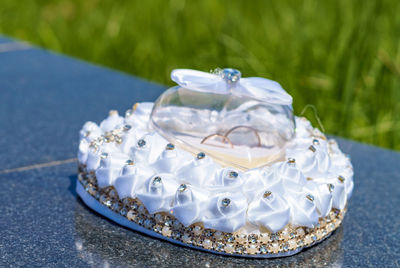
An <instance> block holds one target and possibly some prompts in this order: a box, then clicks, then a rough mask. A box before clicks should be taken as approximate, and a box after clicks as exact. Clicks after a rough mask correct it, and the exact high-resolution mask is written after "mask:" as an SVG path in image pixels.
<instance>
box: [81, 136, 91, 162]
mask: <svg viewBox="0 0 400 268" xmlns="http://www.w3.org/2000/svg"><path fill="white" fill-rule="evenodd" d="M88 154H89V142H88V141H87V140H86V139H81V141H80V142H79V150H78V161H79V163H82V164H84V163H86V161H87V158H88Z"/></svg>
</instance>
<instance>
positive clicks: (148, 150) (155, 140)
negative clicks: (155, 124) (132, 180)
mask: <svg viewBox="0 0 400 268" xmlns="http://www.w3.org/2000/svg"><path fill="white" fill-rule="evenodd" d="M167 144H168V142H167V141H166V140H165V139H164V138H163V137H161V136H160V135H159V134H157V133H155V132H153V133H151V134H146V135H144V136H143V137H141V138H140V139H139V140H138V141H137V143H136V144H135V146H134V147H132V148H131V155H132V160H133V161H134V162H135V163H139V162H143V163H150V164H152V163H154V162H155V161H156V159H157V158H158V157H159V155H160V154H161V153H162V152H163V151H164V148H165V146H166V145H167Z"/></svg>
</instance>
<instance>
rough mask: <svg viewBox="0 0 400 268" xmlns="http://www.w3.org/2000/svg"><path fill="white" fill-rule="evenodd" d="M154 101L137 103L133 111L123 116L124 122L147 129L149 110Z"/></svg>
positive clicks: (136, 127)
mask: <svg viewBox="0 0 400 268" xmlns="http://www.w3.org/2000/svg"><path fill="white" fill-rule="evenodd" d="M153 105H154V103H152V102H142V103H139V104H137V106H136V109H135V111H133V112H132V113H131V114H130V115H127V116H126V117H125V123H126V124H130V125H132V127H134V128H135V129H140V130H142V131H148V122H149V120H150V114H151V110H152V109H153Z"/></svg>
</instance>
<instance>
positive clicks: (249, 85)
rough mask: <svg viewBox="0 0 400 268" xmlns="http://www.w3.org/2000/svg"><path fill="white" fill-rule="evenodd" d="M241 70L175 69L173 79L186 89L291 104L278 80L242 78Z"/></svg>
mask: <svg viewBox="0 0 400 268" xmlns="http://www.w3.org/2000/svg"><path fill="white" fill-rule="evenodd" d="M240 76H241V74H240V72H239V71H237V70H234V69H223V70H221V71H220V72H218V73H217V74H215V73H206V72H200V71H196V70H191V69H175V70H173V71H172V72H171V79H172V80H173V81H174V82H176V83H177V84H178V85H180V86H181V87H184V88H186V89H190V90H195V91H200V92H209V93H215V94H235V95H238V96H246V97H251V98H255V99H259V100H262V101H265V102H268V103H273V104H280V105H291V104H292V101H293V99H292V96H290V95H289V94H288V93H287V92H286V91H285V90H284V89H283V88H282V87H281V85H280V84H279V83H278V82H275V81H272V80H269V79H266V78H261V77H248V78H240Z"/></svg>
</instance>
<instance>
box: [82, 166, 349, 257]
mask: <svg viewBox="0 0 400 268" xmlns="http://www.w3.org/2000/svg"><path fill="white" fill-rule="evenodd" d="M87 174H89V173H87V172H86V171H84V169H83V167H80V168H79V174H78V179H77V184H76V185H77V186H76V190H77V193H78V195H79V196H80V197H81V198H82V200H83V201H84V203H85V204H86V205H87V206H89V207H90V208H92V209H93V210H95V211H96V212H98V213H100V214H101V215H103V216H105V217H107V218H109V219H111V220H113V221H115V222H116V223H118V224H121V225H123V226H125V227H128V228H130V229H132V230H135V231H139V232H142V233H144V234H147V235H149V236H152V237H156V238H159V239H163V240H167V241H169V242H172V243H175V244H178V245H181V246H186V247H190V248H194V249H198V250H202V251H206V252H211V253H216V254H221V255H228V256H238V257H250V258H276V257H285V256H291V255H294V254H296V253H298V252H300V251H301V250H303V249H304V248H307V247H310V246H313V245H315V244H317V243H319V242H321V241H323V240H324V239H326V238H327V237H329V236H330V235H331V234H332V232H333V231H334V230H336V229H337V228H338V227H339V226H340V224H341V222H342V219H343V217H344V214H345V212H346V209H344V210H342V211H339V210H333V211H332V212H331V213H330V215H328V216H327V217H326V218H324V219H321V220H320V223H323V226H321V225H320V223H319V224H318V225H317V226H316V227H315V228H308V229H303V228H300V229H301V230H302V231H303V234H302V235H298V236H297V237H296V236H295V237H293V238H286V239H282V238H279V234H274V235H277V238H275V239H272V240H271V239H269V234H268V235H267V236H266V237H268V238H267V240H268V239H269V241H261V239H262V238H263V236H262V235H263V234H260V237H259V239H260V240H259V241H258V240H257V238H258V236H259V235H256V237H257V238H256V240H255V242H250V238H251V237H252V236H253V234H249V235H243V234H240V233H239V234H230V233H226V234H221V236H222V237H223V238H219V239H218V238H215V237H213V236H214V235H215V234H216V232H218V231H215V230H209V229H205V230H203V229H197V230H196V229H195V228H196V227H194V228H191V227H184V226H183V225H181V224H180V223H179V222H178V225H177V227H175V229H177V230H174V227H172V226H173V225H174V224H175V223H176V222H177V220H174V221H172V220H171V219H170V216H165V218H162V217H163V216H161V215H162V214H160V215H159V214H155V215H156V216H157V215H158V216H160V217H159V219H158V220H157V219H156V216H154V215H150V214H149V213H148V212H147V211H146V209H145V208H144V206H143V205H141V204H140V201H138V200H133V199H130V200H129V199H127V198H125V199H124V200H119V198H118V193H117V192H116V190H115V189H114V188H113V187H112V186H110V187H105V188H102V189H98V188H97V185H96V184H97V183H96V182H95V181H96V179H95V178H90V179H88V177H86V176H87ZM93 179H94V180H95V181H90V182H89V181H88V180H93ZM127 200H128V201H129V203H128V202H127V203H126V204H124V202H125V201H127ZM127 206H128V207H129V206H135V209H129V208H128V209H127ZM137 208H139V211H140V210H142V211H141V212H140V213H139V212H137ZM157 222H158V224H157ZM173 222H174V223H173ZM200 228H201V227H200ZM304 230H305V232H304ZM156 231H157V232H156ZM196 231H199V232H200V234H201V235H200V234H196ZM207 232H209V233H210V235H209V236H208V235H207V234H206V233H207ZM175 235H176V236H175ZM185 235H186V236H187V239H189V240H187V239H186V238H185ZM227 235H229V236H231V237H233V238H234V240H235V239H236V240H237V241H233V242H228V241H227V240H226V238H225V237H226V236H227ZM287 235H289V234H287ZM171 236H172V237H173V238H171ZM248 238H249V242H247V239H248ZM289 241H291V242H292V245H290V244H289ZM235 242H236V243H235ZM294 242H295V245H294V246H293V243H294ZM227 246H229V249H230V250H229V251H228V250H227V248H226V247H227ZM238 248H240V250H239V251H238ZM261 249H263V251H264V252H262V251H261Z"/></svg>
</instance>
